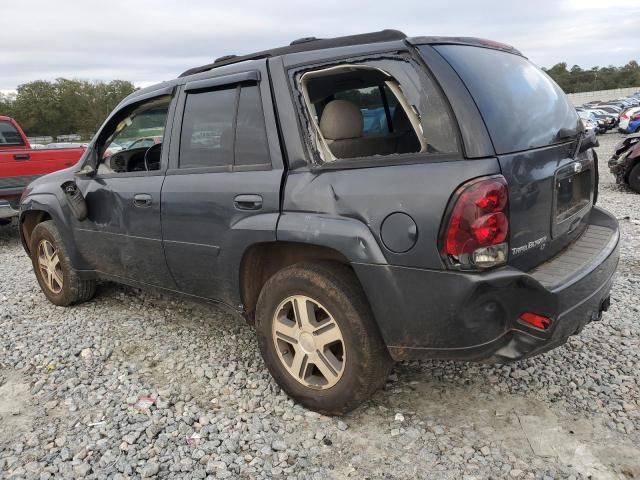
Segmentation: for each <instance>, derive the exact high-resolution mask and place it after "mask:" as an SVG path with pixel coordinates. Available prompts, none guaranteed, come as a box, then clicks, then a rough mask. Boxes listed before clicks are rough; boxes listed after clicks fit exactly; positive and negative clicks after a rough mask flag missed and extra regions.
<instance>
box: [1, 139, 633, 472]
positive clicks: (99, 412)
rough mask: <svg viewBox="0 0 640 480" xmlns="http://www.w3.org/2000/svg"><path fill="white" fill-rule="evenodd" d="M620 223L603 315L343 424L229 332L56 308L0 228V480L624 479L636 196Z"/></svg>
mask: <svg viewBox="0 0 640 480" xmlns="http://www.w3.org/2000/svg"><path fill="white" fill-rule="evenodd" d="M619 139H620V136H619V135H618V134H613V133H611V134H607V135H604V136H601V137H600V141H601V145H602V146H601V147H600V148H599V154H600V171H601V187H600V188H601V196H600V202H599V203H600V205H602V206H604V207H605V208H607V209H609V210H610V211H612V212H613V213H614V214H615V215H616V216H617V217H619V218H621V219H622V220H621V221H620V222H621V229H622V234H623V240H622V241H623V244H622V245H623V246H622V252H621V253H622V258H621V263H620V267H619V273H618V276H617V280H616V283H615V286H614V290H613V301H612V306H611V310H610V311H609V313H607V314H605V316H604V319H603V321H601V322H598V323H595V324H590V325H588V326H587V327H586V328H585V330H584V331H583V332H582V334H581V335H580V336H578V337H573V338H572V339H571V340H570V342H569V343H568V344H567V345H566V346H564V347H561V348H559V349H556V350H554V351H552V352H549V353H547V354H544V355H541V356H539V357H535V358H533V359H530V360H526V361H523V362H519V363H516V364H513V365H509V366H491V365H478V364H466V363H453V362H439V361H431V362H410V363H404V364H401V365H398V366H397V368H396V369H395V372H394V373H393V374H392V375H391V377H390V380H389V383H388V384H387V387H386V388H385V390H383V391H381V392H378V393H377V394H376V395H375V396H374V398H373V399H372V400H371V401H370V402H368V403H367V404H366V405H364V406H362V407H361V408H359V409H358V410H356V411H355V412H353V413H352V414H349V415H347V416H345V417H342V418H327V417H323V416H320V415H318V414H315V413H313V412H308V411H305V410H304V409H303V408H301V407H299V406H296V405H295V404H294V403H293V402H292V401H291V400H290V399H288V398H287V396H286V395H285V394H283V393H282V392H281V391H280V389H279V388H278V387H277V385H276V384H275V382H274V381H273V380H272V379H271V377H270V376H269V374H268V372H267V371H266V369H265V368H264V366H263V364H262V360H261V359H260V356H259V354H258V349H257V345H256V340H255V335H254V333H253V331H252V330H251V328H249V327H248V326H246V325H245V324H244V323H243V322H242V320H240V319H239V318H236V317H234V316H232V315H230V314H229V313H226V312H224V311H222V310H219V309H216V308H215V307H212V306H209V305H201V304H194V303H190V302H188V301H183V300H181V299H175V298H169V297H162V296H158V295H156V294H150V293H142V292H140V291H138V290H134V289H130V288H126V287H120V286H115V285H112V284H104V285H102V286H101V287H100V288H99V290H98V295H97V296H96V298H95V300H93V301H92V302H90V303H88V304H85V305H80V306H77V307H74V308H69V309H62V308H57V307H54V306H52V305H51V304H49V303H48V302H47V301H46V300H45V298H44V296H43V295H42V294H41V293H40V291H39V289H38V287H37V284H36V281H35V278H34V276H33V272H32V270H31V266H30V262H29V260H28V258H27V257H26V255H25V253H24V252H23V250H22V247H21V245H20V241H19V236H18V233H17V231H16V229H15V228H12V227H1V228H0V274H1V275H0V332H1V335H0V478H36V479H46V478H54V477H55V478H72V477H77V478H85V477H86V478H118V479H124V478H140V477H142V478H151V477H162V478H205V477H208V478H271V477H273V478H317V479H326V478H358V479H360V478H407V479H416V478H433V479H448V478H450V479H460V478H464V479H472V478H476V479H484V478H539V479H542V478H545V479H546V478H576V479H577V478H594V479H601V478H602V479H608V478H640V410H639V402H640V388H639V384H640V371H639V369H638V368H639V366H640V324H639V321H638V320H639V313H638V300H639V299H640V268H639V263H640V260H639V257H638V254H637V253H636V252H638V249H639V248H640V208H638V202H640V196H639V195H635V194H633V193H631V192H629V191H626V190H624V189H622V188H621V187H618V186H616V185H615V184H614V183H613V177H612V176H611V175H610V174H609V172H608V169H607V167H606V162H607V159H608V158H609V156H610V154H611V149H612V147H613V145H615V143H616V142H617V141H618V140H619Z"/></svg>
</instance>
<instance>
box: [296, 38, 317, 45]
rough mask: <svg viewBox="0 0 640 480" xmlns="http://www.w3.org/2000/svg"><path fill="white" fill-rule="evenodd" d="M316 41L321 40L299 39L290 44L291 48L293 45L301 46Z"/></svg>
mask: <svg viewBox="0 0 640 480" xmlns="http://www.w3.org/2000/svg"><path fill="white" fill-rule="evenodd" d="M315 40H320V39H319V38H318V37H302V38H298V39H296V40H294V41H293V42H291V43H290V44H289V46H291V45H300V44H301V43H307V42H313V41H315Z"/></svg>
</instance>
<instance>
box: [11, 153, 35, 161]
mask: <svg viewBox="0 0 640 480" xmlns="http://www.w3.org/2000/svg"><path fill="white" fill-rule="evenodd" d="M13 159H14V160H29V159H31V155H29V154H28V153H16V154H15V155H14V156H13Z"/></svg>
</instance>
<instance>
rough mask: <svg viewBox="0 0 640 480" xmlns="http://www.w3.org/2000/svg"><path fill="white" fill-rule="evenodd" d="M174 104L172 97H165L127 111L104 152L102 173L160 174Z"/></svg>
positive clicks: (105, 145)
mask: <svg viewBox="0 0 640 480" xmlns="http://www.w3.org/2000/svg"><path fill="white" fill-rule="evenodd" d="M170 103H171V97H170V96H162V97H158V98H155V99H153V100H149V101H146V102H142V103H140V104H136V105H134V106H132V107H129V108H126V109H125V111H124V112H122V114H121V115H119V116H117V117H116V119H115V122H113V124H114V127H112V129H111V130H110V131H108V132H107V133H106V136H107V139H106V141H105V142H104V144H103V146H102V148H101V149H100V151H101V152H102V155H101V157H102V161H101V163H100V165H99V166H98V173H103V174H111V173H127V172H144V171H155V170H159V169H160V158H161V154H162V143H163V139H164V133H165V132H164V131H165V127H166V124H167V114H168V111H169V105H170ZM101 136H102V137H104V136H105V135H104V134H101Z"/></svg>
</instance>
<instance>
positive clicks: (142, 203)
mask: <svg viewBox="0 0 640 480" xmlns="http://www.w3.org/2000/svg"><path fill="white" fill-rule="evenodd" d="M152 202H153V197H152V196H151V195H149V194H148V193H138V194H136V195H134V197H133V206H134V207H139V208H145V207H150V206H151V203H152Z"/></svg>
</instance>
